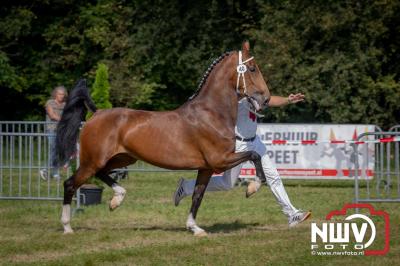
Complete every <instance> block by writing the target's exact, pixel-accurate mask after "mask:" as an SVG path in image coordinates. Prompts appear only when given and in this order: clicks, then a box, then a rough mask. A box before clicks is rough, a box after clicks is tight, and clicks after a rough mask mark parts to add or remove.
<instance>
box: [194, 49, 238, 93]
mask: <svg viewBox="0 0 400 266" xmlns="http://www.w3.org/2000/svg"><path fill="white" fill-rule="evenodd" d="M228 55H230V52H225V53H223V54H222V55H221V56H220V57H218V58H217V59H215V60H214V61H213V62H212V63H211V65H210V66H209V67H208V68H207V70H206V72H205V73H204V75H203V77H202V78H201V80H200V82H199V85H198V86H197V90H196V91H195V93H194V94H193V95H192V96H190V97H189V101H191V100H193V99H194V98H195V97H196V96H197V95H199V93H200V91H201V89H202V88H203V85H204V83H206V80H207V78H208V76H209V75H210V74H211V71H212V70H213V68H214V67H215V66H216V65H218V63H219V62H221V61H222V59H224V58H225V56H228Z"/></svg>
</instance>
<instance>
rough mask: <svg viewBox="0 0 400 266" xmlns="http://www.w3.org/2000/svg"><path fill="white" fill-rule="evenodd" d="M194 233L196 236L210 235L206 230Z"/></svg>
mask: <svg viewBox="0 0 400 266" xmlns="http://www.w3.org/2000/svg"><path fill="white" fill-rule="evenodd" d="M193 235H194V236H195V237H205V236H208V234H207V232H206V231H200V232H195V233H194V234H193Z"/></svg>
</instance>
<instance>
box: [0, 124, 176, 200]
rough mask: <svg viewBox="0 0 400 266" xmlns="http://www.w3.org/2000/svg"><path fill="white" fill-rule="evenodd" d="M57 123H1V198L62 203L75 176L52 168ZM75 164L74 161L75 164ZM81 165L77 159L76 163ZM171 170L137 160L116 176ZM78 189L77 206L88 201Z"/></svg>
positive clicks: (64, 170) (66, 168)
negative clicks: (72, 177)
mask: <svg viewBox="0 0 400 266" xmlns="http://www.w3.org/2000/svg"><path fill="white" fill-rule="evenodd" d="M51 126H54V123H47V122H44V121H43V122H42V121H32V122H25V121H0V199H30V200H32V199H35V200H62V199H63V189H64V188H63V181H64V180H65V179H67V178H68V177H69V176H70V175H71V174H72V169H71V167H70V166H68V167H62V168H60V169H58V170H59V176H60V177H57V176H53V174H55V173H57V171H56V169H54V168H52V167H51V148H52V147H51V146H52V141H54V138H55V134H54V131H52V130H50V128H49V127H51ZM73 163H74V162H73ZM76 164H78V158H77V161H76ZM161 171H171V170H167V169H163V168H159V167H156V166H153V165H150V164H148V163H145V162H142V161H138V162H136V163H135V164H134V165H132V166H130V167H129V168H124V169H117V171H115V172H114V173H113V175H112V176H113V177H115V178H121V177H123V178H124V177H126V175H127V172H161ZM79 192H80V191H79V190H78V192H77V196H76V197H75V198H74V199H75V200H77V205H78V206H77V207H78V208H79V205H80V202H81V200H83V201H85V199H84V197H83V195H82V194H80V193H79Z"/></svg>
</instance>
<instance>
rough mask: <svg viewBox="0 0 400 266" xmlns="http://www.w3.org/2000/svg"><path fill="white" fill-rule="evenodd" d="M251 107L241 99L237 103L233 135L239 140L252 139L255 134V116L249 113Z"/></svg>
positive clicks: (244, 99)
mask: <svg viewBox="0 0 400 266" xmlns="http://www.w3.org/2000/svg"><path fill="white" fill-rule="evenodd" d="M251 108H252V106H251V104H250V103H249V102H248V101H247V99H246V98H243V99H241V100H240V101H239V106H238V114H237V119H236V126H235V133H236V136H239V137H241V138H246V139H248V138H252V137H254V136H255V135H256V133H257V116H256V115H255V114H254V113H252V112H250V111H249V110H251Z"/></svg>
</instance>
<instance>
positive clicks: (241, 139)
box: [236, 136, 256, 142]
mask: <svg viewBox="0 0 400 266" xmlns="http://www.w3.org/2000/svg"><path fill="white" fill-rule="evenodd" d="M255 138H256V136H254V137H252V138H248V139H246V138H241V137H239V136H236V139H237V140H240V141H245V142H249V141H253V140H255Z"/></svg>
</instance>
